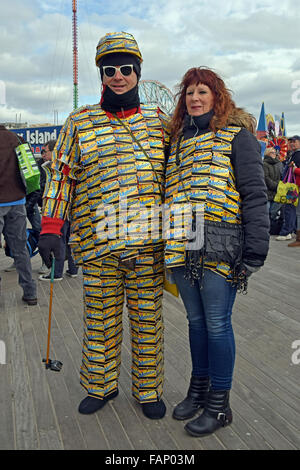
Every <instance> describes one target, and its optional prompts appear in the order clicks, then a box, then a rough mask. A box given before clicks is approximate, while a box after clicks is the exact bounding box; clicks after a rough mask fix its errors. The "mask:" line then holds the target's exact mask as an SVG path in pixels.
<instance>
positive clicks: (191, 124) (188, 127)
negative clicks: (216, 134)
mask: <svg viewBox="0 0 300 470" xmlns="http://www.w3.org/2000/svg"><path fill="white" fill-rule="evenodd" d="M213 115H214V110H213V109H211V110H210V111H208V113H205V114H201V115H200V116H190V115H189V114H186V115H185V116H184V122H183V138H184V140H187V139H191V138H192V137H196V136H197V135H201V134H205V132H208V131H209V123H210V121H211V118H212V117H213Z"/></svg>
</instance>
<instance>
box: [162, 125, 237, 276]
mask: <svg viewBox="0 0 300 470" xmlns="http://www.w3.org/2000/svg"><path fill="white" fill-rule="evenodd" d="M240 130H241V128H240V127H234V126H230V127H226V128H224V129H222V130H219V131H217V132H216V134H215V133H213V132H207V133H205V134H202V135H200V136H198V137H195V138H192V139H187V140H185V141H183V142H182V143H181V145H180V149H179V155H178V156H179V162H177V164H176V150H177V152H178V149H177V143H178V142H173V143H172V145H171V149H170V156H169V160H168V165H167V169H166V182H165V184H166V203H167V204H168V206H169V208H170V219H171V222H170V233H169V237H168V240H167V241H166V253H165V262H166V266H167V267H168V268H172V267H175V266H182V265H185V262H186V241H187V237H186V236H185V235H184V234H183V231H182V232H180V230H178V220H177V221H176V223H175V217H174V215H175V214H176V211H177V212H178V210H177V208H179V207H180V205H181V207H182V205H183V204H185V203H187V202H188V203H190V205H191V207H192V208H197V211H200V213H202V216H203V218H204V226H205V225H206V224H207V225H208V221H210V222H212V224H211V225H213V223H214V222H215V223H216V224H217V223H218V222H219V223H221V224H223V225H227V226H229V227H232V228H233V227H235V226H240V224H241V199H240V195H239V193H238V191H237V189H236V186H235V176H234V170H233V167H232V163H231V160H230V156H231V153H232V140H233V139H234V137H235V136H236V135H237V134H238V133H239V131H240ZM177 158H178V157H177ZM178 163H179V164H178ZM179 220H180V219H179ZM182 220H184V219H183V218H182ZM221 224H220V225H221ZM190 226H192V222H191V221H190ZM204 265H205V266H206V267H208V268H211V269H214V270H217V271H218V272H219V273H220V274H223V275H224V276H227V275H228V274H229V272H230V267H229V266H228V264H226V263H224V262H222V261H221V260H219V261H215V262H211V261H209V262H208V261H207V262H206V261H205V259H204Z"/></svg>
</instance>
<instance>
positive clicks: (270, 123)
mask: <svg viewBox="0 0 300 470" xmlns="http://www.w3.org/2000/svg"><path fill="white" fill-rule="evenodd" d="M266 120H267V126H268V134H269V138H270V137H271V138H272V139H273V138H274V137H275V120H274V118H273V116H272V114H267V115H266Z"/></svg>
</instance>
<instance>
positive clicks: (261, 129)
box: [256, 102, 267, 139]
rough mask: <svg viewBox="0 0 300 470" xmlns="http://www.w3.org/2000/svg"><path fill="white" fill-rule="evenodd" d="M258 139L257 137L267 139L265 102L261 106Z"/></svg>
mask: <svg viewBox="0 0 300 470" xmlns="http://www.w3.org/2000/svg"><path fill="white" fill-rule="evenodd" d="M256 137H257V139H263V138H266V137H267V122H266V114H265V104H264V102H263V103H262V105H261V110H260V116H259V121H258V126H257V129H256Z"/></svg>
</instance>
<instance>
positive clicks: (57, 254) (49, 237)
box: [38, 233, 63, 269]
mask: <svg viewBox="0 0 300 470" xmlns="http://www.w3.org/2000/svg"><path fill="white" fill-rule="evenodd" d="M38 247H39V252H40V255H41V257H42V260H43V261H44V263H45V265H46V266H47V268H48V269H50V268H51V264H52V253H53V255H54V258H55V259H60V258H61V257H62V248H63V246H62V238H61V237H60V236H59V235H54V234H53V233H45V234H44V235H40V238H39V244H38Z"/></svg>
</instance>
